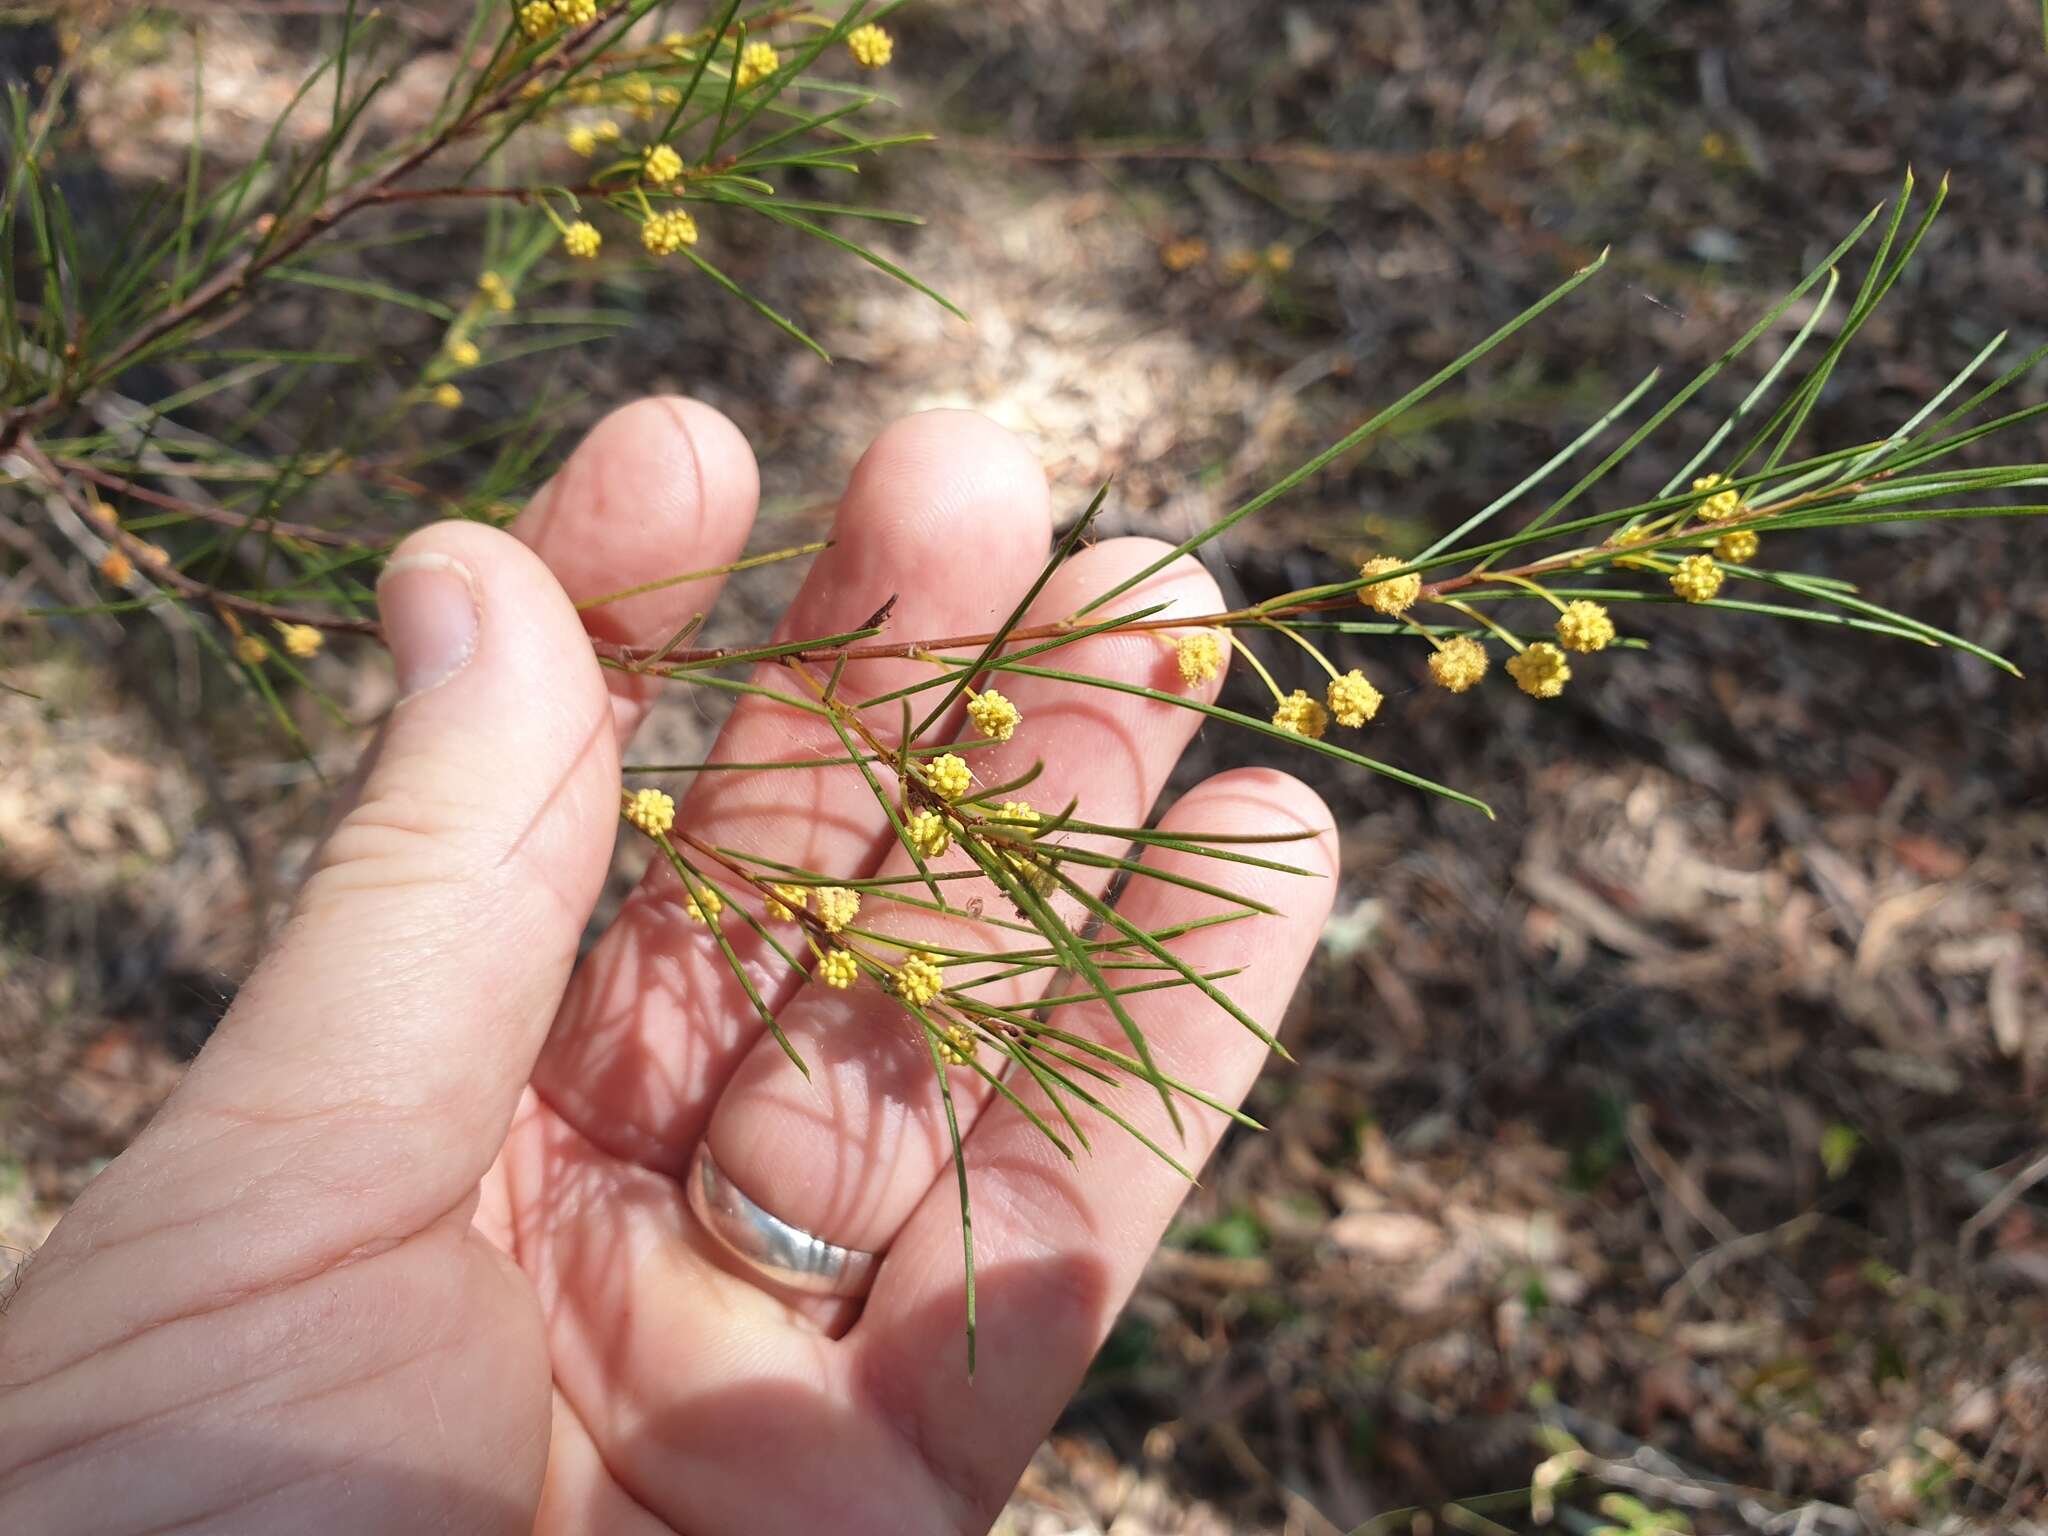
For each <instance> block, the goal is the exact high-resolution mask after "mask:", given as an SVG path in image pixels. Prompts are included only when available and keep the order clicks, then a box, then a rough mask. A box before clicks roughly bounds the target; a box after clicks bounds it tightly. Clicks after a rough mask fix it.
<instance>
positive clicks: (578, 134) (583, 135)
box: [562, 125, 597, 160]
mask: <svg viewBox="0 0 2048 1536" xmlns="http://www.w3.org/2000/svg"><path fill="white" fill-rule="evenodd" d="M562 142H563V143H565V144H567V145H568V146H569V148H570V149H572V150H574V151H575V152H576V153H577V154H579V155H581V156H583V158H584V159H586V160H587V159H589V158H590V157H591V156H592V155H594V154H596V153H597V130H596V129H595V128H588V127H584V126H581V125H578V126H577V127H574V128H571V129H570V130H569V132H568V133H567V134H566V135H565V136H564V138H563V141H562Z"/></svg>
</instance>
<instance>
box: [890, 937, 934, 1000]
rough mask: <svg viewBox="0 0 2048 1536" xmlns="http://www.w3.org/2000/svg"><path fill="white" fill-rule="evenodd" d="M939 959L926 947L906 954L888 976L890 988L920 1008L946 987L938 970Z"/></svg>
mask: <svg viewBox="0 0 2048 1536" xmlns="http://www.w3.org/2000/svg"><path fill="white" fill-rule="evenodd" d="M940 959H941V957H940V956H938V955H935V954H933V953H932V952H931V951H930V950H928V949H920V950H919V951H917V953H915V954H913V955H906V956H905V957H904V959H903V963H902V964H901V965H899V966H898V967H897V968H896V974H895V975H894V976H893V977H891V978H890V986H891V988H892V989H893V990H894V991H895V993H896V995H897V996H898V997H900V998H902V999H903V1000H904V1001H905V1002H906V1003H912V1004H914V1005H916V1006H917V1007H919V1008H922V1007H923V1006H924V1005H925V1004H926V1003H929V1002H930V1001H931V1000H932V999H933V998H935V997H937V996H938V995H939V994H940V993H941V992H943V991H944V990H945V988H946V978H945V976H944V974H943V973H941V972H940V970H939V961H940Z"/></svg>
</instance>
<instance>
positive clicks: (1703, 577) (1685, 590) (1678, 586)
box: [1671, 555, 1725, 603]
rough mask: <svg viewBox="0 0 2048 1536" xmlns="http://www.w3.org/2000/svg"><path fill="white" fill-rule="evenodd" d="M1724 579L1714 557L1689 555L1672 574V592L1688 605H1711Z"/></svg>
mask: <svg viewBox="0 0 2048 1536" xmlns="http://www.w3.org/2000/svg"><path fill="white" fill-rule="evenodd" d="M1724 579H1725V578H1724V577H1723V576H1722V574H1721V567H1720V566H1718V565H1716V564H1714V557H1713V556H1712V555H1687V556H1686V557H1685V558H1684V559H1683V560H1681V561H1679V562H1678V569H1677V570H1675V571H1673V572H1672V573H1671V590H1672V591H1674V592H1676V593H1677V594H1678V595H1679V596H1680V597H1682V598H1684V599H1685V600H1686V601H1687V602H1688V603H1710V602H1712V601H1713V600H1714V598H1715V595H1716V594H1718V593H1719V592H1720V590H1721V583H1722V581H1723V580H1724Z"/></svg>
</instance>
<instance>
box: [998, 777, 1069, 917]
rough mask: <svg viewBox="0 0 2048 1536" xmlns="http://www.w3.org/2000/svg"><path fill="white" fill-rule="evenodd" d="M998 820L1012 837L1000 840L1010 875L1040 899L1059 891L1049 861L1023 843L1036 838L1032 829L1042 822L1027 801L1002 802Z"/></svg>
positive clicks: (1029, 845)
mask: <svg viewBox="0 0 2048 1536" xmlns="http://www.w3.org/2000/svg"><path fill="white" fill-rule="evenodd" d="M996 816H997V818H998V819H999V820H1000V821H1001V822H1003V823H1005V824H1007V828H1008V830H1009V831H1010V833H1011V834H1012V836H1011V837H1010V838H1005V839H1002V840H1001V841H1002V842H1003V843H1004V844H1005V845H1006V846H1003V847H1002V848H1001V850H1000V851H1001V853H1002V857H1003V862H1004V863H1005V864H1007V865H1008V866H1009V867H1010V872H1011V873H1012V874H1014V875H1016V876H1017V878H1018V879H1020V880H1022V881H1023V882H1024V883H1025V884H1026V885H1028V886H1030V887H1031V889H1032V890H1034V891H1036V892H1037V893H1038V894H1039V895H1041V896H1050V895H1051V894H1052V893H1053V892H1054V891H1056V890H1058V889H1059V884H1060V882H1059V877H1058V876H1057V875H1055V874H1054V873H1053V872H1052V864H1051V861H1050V860H1048V859H1047V858H1046V856H1045V855H1044V854H1042V853H1039V852H1038V851H1037V850H1036V847H1035V845H1033V844H1032V843H1030V842H1028V841H1025V839H1026V838H1029V837H1031V836H1033V835H1035V834H1033V833H1032V832H1031V830H1030V829H1031V828H1033V827H1036V826H1037V825H1038V824H1039V822H1041V821H1042V820H1044V818H1043V817H1041V816H1040V815H1039V814H1038V811H1037V809H1036V808H1035V807H1034V806H1033V805H1032V804H1031V803H1030V802H1029V801H1028V800H1005V801H1004V802H1003V803H1002V804H1001V805H999V806H997V807H996Z"/></svg>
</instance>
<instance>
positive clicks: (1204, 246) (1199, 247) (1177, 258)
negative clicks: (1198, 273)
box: [1159, 235, 1209, 272]
mask: <svg viewBox="0 0 2048 1536" xmlns="http://www.w3.org/2000/svg"><path fill="white" fill-rule="evenodd" d="M1208 259H1209V242H1208V241H1206V240H1204V239H1202V238H1201V237H1200V236H1197V235H1189V236H1188V237H1187V238H1186V239H1184V240H1169V241H1167V242H1166V244H1164V245H1162V246H1161V247H1160V248H1159V264H1160V265H1161V266H1162V267H1164V268H1166V270H1167V271H1169V272H1186V271H1188V270H1189V269H1190V268H1192V267H1199V266H1200V265H1201V264H1202V263H1203V262H1205V261H1207V260H1208Z"/></svg>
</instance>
